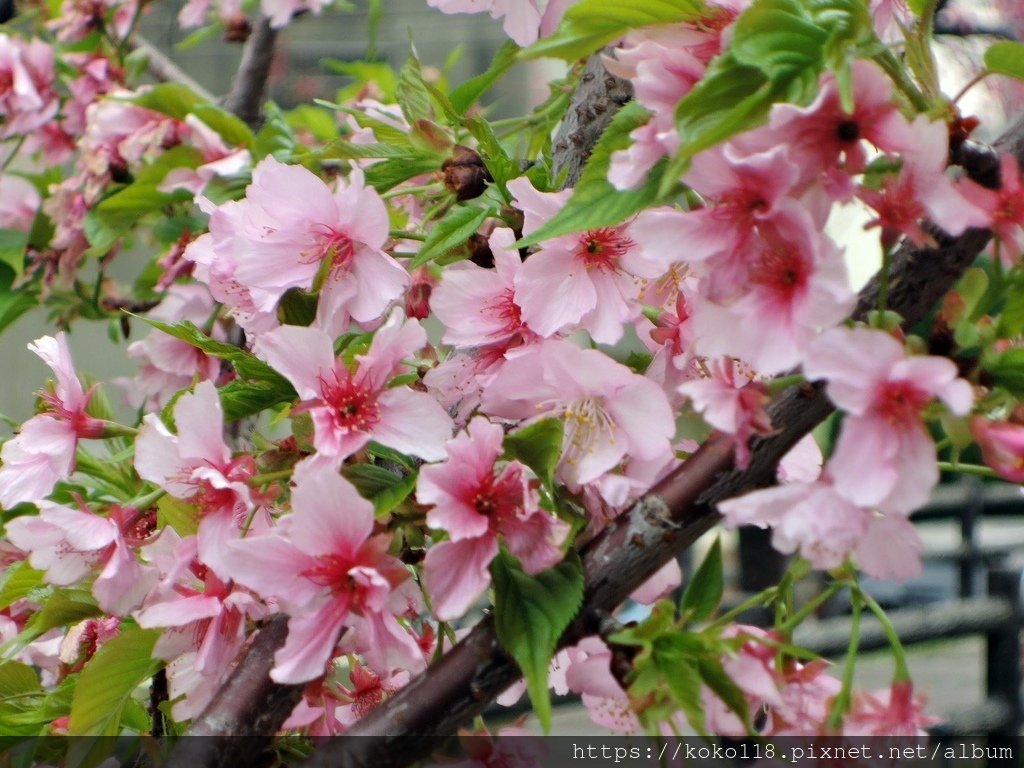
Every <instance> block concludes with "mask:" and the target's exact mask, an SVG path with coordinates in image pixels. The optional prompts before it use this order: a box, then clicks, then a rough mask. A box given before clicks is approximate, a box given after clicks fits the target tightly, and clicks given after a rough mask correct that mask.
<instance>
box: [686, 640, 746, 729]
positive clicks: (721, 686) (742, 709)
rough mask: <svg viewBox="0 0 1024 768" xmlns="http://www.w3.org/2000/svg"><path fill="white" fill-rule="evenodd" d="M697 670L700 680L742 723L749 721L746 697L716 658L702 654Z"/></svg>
mask: <svg viewBox="0 0 1024 768" xmlns="http://www.w3.org/2000/svg"><path fill="white" fill-rule="evenodd" d="M697 671H698V672H699V673H700V678H701V680H703V681H704V684H705V685H707V687H708V688H710V689H711V690H712V691H714V692H715V695H716V696H717V697H718V698H720V699H721V700H722V702H723V703H724V704H725V705H726V706H727V707H728V708H729V709H731V710H732V711H733V712H734V713H735V714H736V716H737V717H739V718H740V720H742V721H743V722H744V723H746V724H749V723H750V710H749V707H748V706H747V697H746V696H745V695H744V694H743V691H742V690H740V687H739V686H738V685H736V683H735V681H734V680H733V679H732V678H731V677H729V675H728V673H726V671H725V669H724V668H723V667H722V664H721V662H720V661H718V659H716V658H714V657H712V656H702V657H701V658H700V659H699V660H698V661H697Z"/></svg>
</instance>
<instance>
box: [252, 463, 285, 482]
mask: <svg viewBox="0 0 1024 768" xmlns="http://www.w3.org/2000/svg"><path fill="white" fill-rule="evenodd" d="M291 476H292V468H291V467H289V468H288V469H278V470H276V471H274V472H264V473H263V474H261V475H253V476H252V477H250V478H249V483H250V484H251V485H267V484H268V483H272V482H274V481H275V480H287V479H288V478H289V477H291Z"/></svg>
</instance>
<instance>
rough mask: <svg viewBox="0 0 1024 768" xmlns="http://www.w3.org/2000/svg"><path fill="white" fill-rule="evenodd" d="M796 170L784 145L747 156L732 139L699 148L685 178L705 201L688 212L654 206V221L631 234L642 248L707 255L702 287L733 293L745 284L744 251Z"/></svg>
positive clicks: (677, 255) (717, 294)
mask: <svg viewBox="0 0 1024 768" xmlns="http://www.w3.org/2000/svg"><path fill="white" fill-rule="evenodd" d="M798 174H799V169H798V167H797V165H796V164H795V163H793V162H792V161H791V160H790V159H789V156H788V155H787V152H786V148H785V147H784V146H776V147H775V148H774V149H772V150H770V151H767V152H761V153H758V154H753V155H747V156H743V155H740V154H739V153H738V151H737V150H736V148H735V147H733V146H731V145H725V146H724V147H722V148H715V149H712V150H708V151H707V152H702V153H700V154H699V155H698V156H697V157H696V158H694V161H693V165H692V167H691V170H690V172H689V173H688V174H687V176H686V182H687V183H688V184H690V185H691V186H693V188H694V189H695V190H697V191H698V192H700V194H701V195H702V196H703V197H704V199H705V200H706V201H707V206H706V207H704V208H698V209H696V210H693V211H689V212H682V211H674V210H666V211H660V212H656V211H652V212H650V213H649V214H648V216H649V217H650V220H651V221H652V224H656V226H651V227H649V228H647V229H645V230H642V231H639V232H638V233H637V235H636V236H635V238H636V240H637V242H638V243H639V244H640V246H641V247H643V248H645V249H648V250H660V251H662V252H665V253H669V254H672V255H673V258H674V259H678V260H682V261H684V262H687V263H690V264H692V263H696V262H703V261H706V260H711V263H710V264H708V266H707V269H706V270H705V271H706V272H707V278H706V280H705V283H704V286H703V288H704V291H705V292H706V293H708V294H709V295H710V296H711V297H712V298H715V299H719V298H722V297H728V296H734V295H735V294H736V292H737V290H738V289H740V288H741V287H742V286H744V285H745V284H746V277H747V275H746V269H745V267H746V263H745V261H744V257H745V256H746V255H747V253H748V250H749V248H748V246H749V245H750V243H751V241H752V240H753V239H754V238H755V236H756V226H757V224H758V223H759V222H761V221H763V220H765V219H767V218H769V217H770V216H771V215H772V214H773V213H774V212H775V211H776V210H778V207H779V205H780V203H781V201H783V200H784V199H786V196H787V195H788V194H789V193H790V192H791V191H792V189H793V187H794V185H795V184H796V182H797V178H798Z"/></svg>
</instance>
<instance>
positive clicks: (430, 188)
mask: <svg viewBox="0 0 1024 768" xmlns="http://www.w3.org/2000/svg"><path fill="white" fill-rule="evenodd" d="M439 189H440V187H439V186H438V184H437V182H433V183H431V184H421V185H419V186H417V187H395V188H394V189H389V190H388V191H387V192H381V195H380V196H381V197H382V198H383V199H384V200H389V199H391V198H392V197H401V196H402V195H418V194H421V193H423V192H437V191H438V190H439Z"/></svg>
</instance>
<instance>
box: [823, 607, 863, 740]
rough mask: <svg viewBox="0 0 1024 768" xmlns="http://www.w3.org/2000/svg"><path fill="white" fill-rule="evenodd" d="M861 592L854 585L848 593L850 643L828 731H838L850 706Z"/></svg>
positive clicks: (858, 630) (829, 715) (829, 717)
mask: <svg viewBox="0 0 1024 768" xmlns="http://www.w3.org/2000/svg"><path fill="white" fill-rule="evenodd" d="M862 598H863V594H862V593H861V591H860V589H858V588H857V587H854V589H853V592H852V593H851V594H850V609H851V611H852V616H851V619H850V622H851V623H850V645H849V648H848V649H847V651H846V663H845V665H844V667H843V687H842V688H841V689H840V691H839V695H837V696H836V698H835V701H833V702H832V710H831V711H830V712H829V713H828V720H827V721H826V724H827V726H828V729H829V730H830V731H833V732H834V731H838V730H839V723H840V722H842V719H843V715H845V714H846V710H848V709H849V708H850V691H851V690H852V688H853V672H854V669H856V666H857V647H858V646H859V645H860V615H861V608H862V607H863V600H862Z"/></svg>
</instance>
